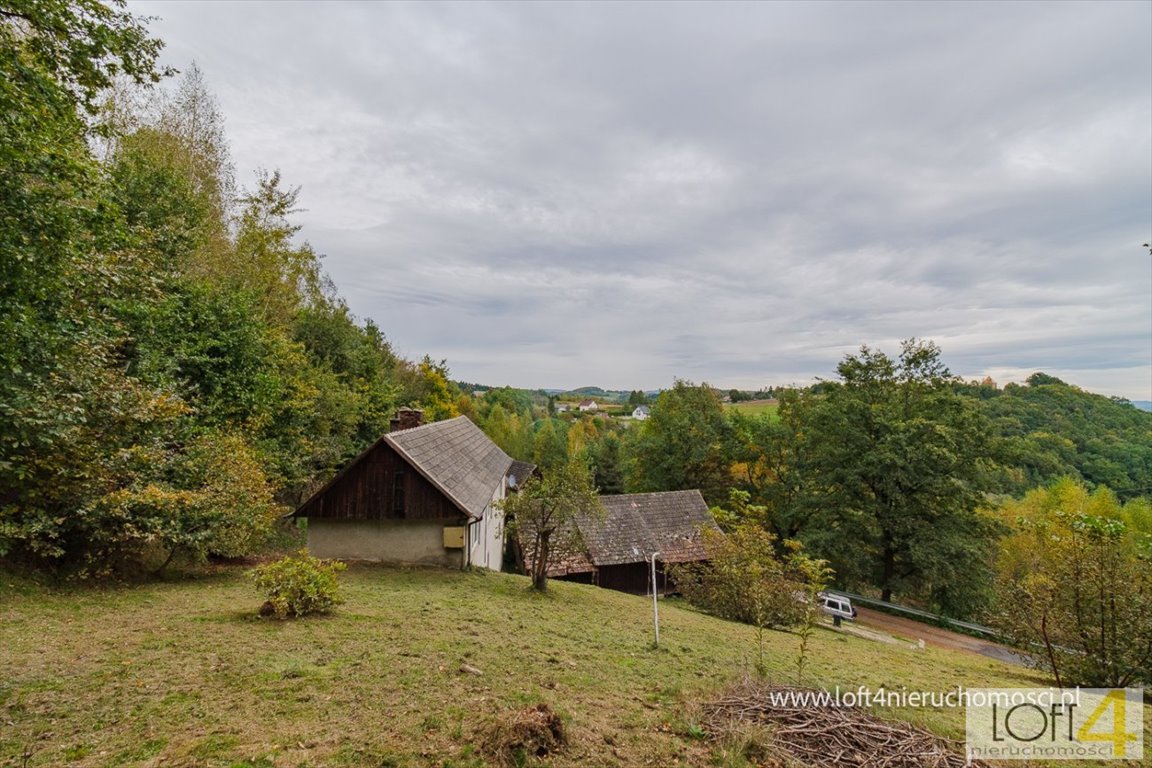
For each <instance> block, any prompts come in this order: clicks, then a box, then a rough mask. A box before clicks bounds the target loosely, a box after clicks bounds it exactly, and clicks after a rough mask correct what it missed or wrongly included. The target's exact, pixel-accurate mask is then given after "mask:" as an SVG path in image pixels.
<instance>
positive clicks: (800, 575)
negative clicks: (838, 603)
mask: <svg viewBox="0 0 1152 768" xmlns="http://www.w3.org/2000/svg"><path fill="white" fill-rule="evenodd" d="M702 535H703V537H704V548H705V550H706V551H707V553H708V560H707V562H702V563H685V564H682V565H677V566H672V567H671V569H670V570H671V575H672V578H673V579H674V580H675V582H676V586H677V588H678V589H680V591H681V592H682V593H683V594H684V597H685V598H687V599H688V600H689V601H690V602H692V603H693V604H694V605H697V606H699V607H700V608H702V609H704V610H706V611H708V612H709V613H712V614H714V615H716V616H720V617H721V618H726V619H732V620H735V621H742V622H744V623H746V624H751V625H752V626H754V627H756V629H757V640H758V643H759V662H758V664H757V668H758V669H759V670H760V672H761V673H763V671H764V630H765V629H767V628H772V627H791V626H795V625H803V624H805V623H807V624H808V625H809V626H810V624H811V621H812V616H813V615H814V614H813V611H814V610H815V593H816V592H818V591H819V590H821V589H823V587H824V583H825V582H826V580H827V577H828V571H827V569H826V567H825V564H824V562H823V561H817V560H812V559H811V558H809V557H807V556H806V555H804V554H803V551H802V549H801V547H800V545H799V544H798V543H795V542H793V543H791V545H790V547H789V550H790V551H789V554H788V555H787V556H786V557H780V556H779V555H778V554H777V551H776V543H777V542H776V538H775V537H774V536H773V535H772V534H770V533H768V532H767V531H765V530H764V528H763V527H761V526H759V525H756V524H754V523H744V524H740V525H736V526H734V527H733V528H732V529H731V530H730V531H729V532H728V533H727V534H723V533H719V532H717V531H714V530H704V531H703V532H702ZM809 593H811V599H810V601H809V602H805V595H808V594H809ZM805 641H806V637H805ZM801 667H802V664H801Z"/></svg>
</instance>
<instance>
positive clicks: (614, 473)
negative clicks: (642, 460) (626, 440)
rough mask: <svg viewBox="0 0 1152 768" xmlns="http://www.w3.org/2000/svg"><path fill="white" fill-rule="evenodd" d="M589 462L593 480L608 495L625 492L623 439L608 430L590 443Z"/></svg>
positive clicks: (601, 491)
mask: <svg viewBox="0 0 1152 768" xmlns="http://www.w3.org/2000/svg"><path fill="white" fill-rule="evenodd" d="M587 452H588V462H589V465H590V466H591V467H592V481H593V482H594V483H595V484H596V488H597V489H598V490H599V491H600V493H601V494H604V495H606V496H610V495H616V494H620V493H624V473H623V470H622V466H621V465H622V450H621V440H620V438H619V437H618V436H617V435H616V434H615V433H614V432H608V433H606V434H604V435H602V436H601V437H599V438H597V439H596V440H593V441H592V442H591V443H589V444H588V447H587Z"/></svg>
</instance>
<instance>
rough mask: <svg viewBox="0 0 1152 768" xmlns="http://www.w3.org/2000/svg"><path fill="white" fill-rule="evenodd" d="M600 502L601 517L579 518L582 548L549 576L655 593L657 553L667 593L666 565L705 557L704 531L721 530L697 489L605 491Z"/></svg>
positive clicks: (660, 581) (663, 589)
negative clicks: (653, 573) (653, 562)
mask: <svg viewBox="0 0 1152 768" xmlns="http://www.w3.org/2000/svg"><path fill="white" fill-rule="evenodd" d="M600 503H601V505H602V506H603V508H604V516H603V517H602V518H595V517H580V518H577V520H576V521H575V522H576V525H577V527H578V528H579V530H580V536H581V538H582V539H583V549H584V552H583V553H582V554H579V555H576V556H572V557H568V558H565V559H564V560H563V561H562V562H559V563H556V564H555V565H553V566H552V567H550V568H549V571H548V575H549V577H551V578H557V579H564V580H567V581H577V582H582V583H584V584H596V585H599V586H601V587H605V588H607V589H616V590H619V591H621V592H631V593H634V594H641V595H642V594H651V571H650V569H651V565H650V564H649V559H650V557H651V556H652V554H653V553H658V554H657V555H656V579H657V583H658V585H659V590H660V592H661V593H665V594H666V593H667V592H668V591H670V587H669V583H668V576H667V573H666V572H665V569H664V566H665V565H667V564H669V563H688V562H696V561H700V560H705V559H707V553H706V552H705V551H704V545H703V542H702V536H701V531H702V530H704V529H706V528H707V529H711V530H715V531H719V530H720V528H719V527H718V526H717V525H716V521H715V520H713V519H712V513H711V512H709V511H708V504H707V503H705V501H704V497H703V496H701V495H700V491H697V490H691V491H665V492H661V493H630V494H623V495H619V496H601V497H600ZM525 554H526V555H528V556H529V557H530V554H529V553H528V552H525ZM528 565H529V572H531V570H530V566H531V563H530V562H529V563H528ZM672 589H674V585H673V587H672Z"/></svg>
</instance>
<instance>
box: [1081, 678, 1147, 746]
mask: <svg viewBox="0 0 1152 768" xmlns="http://www.w3.org/2000/svg"><path fill="white" fill-rule="evenodd" d="M1135 706H1136V709H1137V710H1139V709H1141V708H1142V706H1143V705H1142V704H1141V703H1140V699H1139V698H1137V699H1136V702H1135ZM1127 714H1128V697H1127V696H1125V695H1124V689H1123V688H1116V689H1114V690H1110V691H1108V693H1106V694H1105V695H1104V698H1103V700H1102V701H1101V702H1100V703H1099V704H1097V705H1096V708H1095V709H1094V710H1092V712H1090V713H1089V715H1088V719H1087V720H1085V721H1084V723H1083V725H1081V726H1080V727H1079V728H1078V729H1077V730H1076V740H1077V741H1081V742H1084V743H1089V742H1103V743H1105V744H1111V745H1112V753H1113V754H1114V755H1116V757H1117V758H1119V759H1121V760H1139V759H1140V757H1141V752H1142V751H1143V750H1142V749H1141V748H1139V747H1138V748H1137V749H1129V747H1130V746H1131V745H1132V743H1133V742H1139V741H1141V739H1142V737H1143V735H1144V731H1143V728H1141V727H1140V726H1141V725H1142V722H1141V721H1142V720H1143V717H1140V719H1138V720H1137V721H1136V724H1137V725H1136V732H1135V733H1133V732H1132V731H1130V730H1128V725H1127V723H1128V717H1127ZM1140 714H1141V715H1143V712H1141V713H1140ZM1097 728H1099V730H1097ZM1138 750H1139V751H1138Z"/></svg>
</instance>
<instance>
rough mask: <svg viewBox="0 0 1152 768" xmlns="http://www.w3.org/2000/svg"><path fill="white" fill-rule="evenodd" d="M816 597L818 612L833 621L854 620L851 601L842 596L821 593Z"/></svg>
mask: <svg viewBox="0 0 1152 768" xmlns="http://www.w3.org/2000/svg"><path fill="white" fill-rule="evenodd" d="M817 597H818V598H819V599H820V610H822V611H823V612H824V613H826V614H828V615H829V616H831V617H832V618H833V619H854V618H856V609H855V608H853V607H852V601H851V600H849V599H848V598H846V597H844V596H843V595H834V594H832V593H831V592H821V593H820V594H819V595H817Z"/></svg>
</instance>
